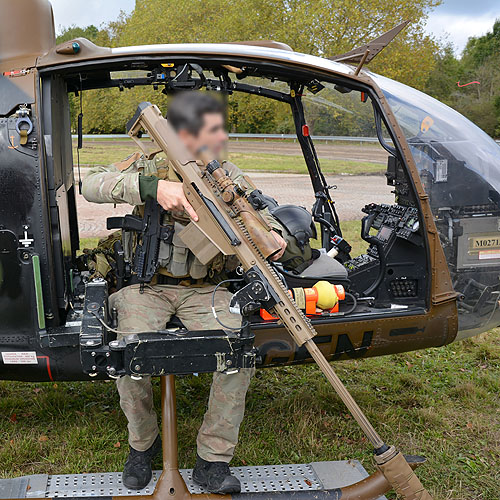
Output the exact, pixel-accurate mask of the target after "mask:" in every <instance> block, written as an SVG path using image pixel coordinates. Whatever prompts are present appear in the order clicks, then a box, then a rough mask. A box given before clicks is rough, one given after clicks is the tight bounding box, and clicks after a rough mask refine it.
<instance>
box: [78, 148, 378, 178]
mask: <svg viewBox="0 0 500 500" xmlns="http://www.w3.org/2000/svg"><path fill="white" fill-rule="evenodd" d="M367 147H370V146H367ZM134 151H137V147H136V146H135V145H134V144H133V143H132V141H117V142H110V141H106V140H102V141H101V140H99V141H93V142H88V143H87V144H86V145H85V147H84V148H83V149H82V150H81V151H80V165H81V166H82V167H84V168H85V167H90V166H93V165H109V164H111V163H114V162H117V161H120V160H122V159H123V158H126V157H127V156H128V155H130V154H132V153H133V152H134ZM229 159H230V160H231V161H232V162H234V163H236V164H237V165H238V166H239V167H240V168H242V169H243V170H245V171H247V172H251V171H261V172H276V171H278V172H291V173H296V174H305V173H307V168H306V165H305V163H304V159H303V157H302V156H288V155H274V154H260V153H259V154H254V153H231V154H230V155H229ZM73 162H74V164H75V165H76V149H73ZM321 167H322V170H323V172H324V173H330V174H381V173H383V172H384V166H383V165H381V164H379V163H371V162H362V161H348V160H321Z"/></svg>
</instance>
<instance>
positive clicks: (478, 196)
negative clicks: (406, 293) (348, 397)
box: [370, 74, 500, 338]
mask: <svg viewBox="0 0 500 500" xmlns="http://www.w3.org/2000/svg"><path fill="white" fill-rule="evenodd" d="M370 76H371V77H372V78H373V79H374V80H375V81H376V82H377V84H378V85H379V86H380V88H381V89H382V91H383V92H384V95H385V97H386V98H387V100H388V102H389V105H390V106H391V108H392V110H393V112H394V114H395V116H396V119H397V120H398V122H399V124H400V126H401V128H402V130H403V132H404V134H405V136H406V140H407V142H408V144H409V147H410V150H411V154H412V155H413V158H414V160H415V163H416V165H417V168H418V170H419V174H420V178H421V180H422V184H423V187H424V189H425V191H426V193H427V195H428V196H429V201H430V205H431V209H432V212H433V215H434V218H435V223H436V226H437V229H438V231H439V236H440V239H441V244H442V246H443V249H444V252H445V256H446V260H447V262H448V267H449V270H450V273H451V276H452V280H453V286H454V288H455V290H456V291H457V292H459V293H460V294H461V295H460V297H459V300H458V314H459V332H460V333H459V338H463V337H467V336H472V335H475V334H477V333H479V332H483V331H486V330H487V329H489V328H493V327H496V326H497V325H498V324H499V322H500V312H499V310H498V309H499V298H500V297H499V296H500V204H499V203H500V194H499V193H500V176H499V172H500V147H499V146H498V145H497V144H496V143H495V141H493V139H491V138H490V137H489V136H488V135H487V134H486V133H485V132H483V131H482V130H481V129H480V128H478V127H477V126H476V125H474V124H473V123H472V122H470V121H469V120H467V119H466V118H465V117H464V116H463V115H461V114H459V113H457V112H456V111H454V110H453V109H451V108H449V107H448V106H446V105H444V104H443V103H441V102H439V101H437V100H436V99H433V98H432V97H430V96H428V95H426V94H423V93H422V92H419V91H417V90H415V89H412V88H410V87H408V86H406V85H403V84H401V83H398V82H395V81H394V80H390V79H388V78H384V77H382V76H379V75H374V74H370Z"/></svg>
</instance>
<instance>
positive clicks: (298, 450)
mask: <svg viewBox="0 0 500 500" xmlns="http://www.w3.org/2000/svg"><path fill="white" fill-rule="evenodd" d="M499 334H500V331H499V330H494V331H492V332H489V333H487V334H483V335H481V336H479V337H476V338H474V339H472V340H467V341H464V342H461V343H460V344H456V345H451V346H448V347H444V348H440V349H432V350H426V351H420V352H414V353H408V354H400V355H394V356H389V357H383V358H375V359H367V360H357V361H346V362H339V363H336V364H335V368H336V370H337V371H338V373H339V375H340V377H341V378H342V380H344V382H345V383H346V384H347V386H348V388H349V390H350V391H351V392H352V394H353V395H354V397H355V398H356V400H357V401H358V403H359V404H360V405H361V407H362V408H363V409H364V410H365V411H366V413H367V415H368V417H369V418H370V419H371V420H372V421H373V422H374V423H375V425H376V427H377V429H378V430H379V432H380V433H381V434H382V435H383V436H384V437H385V438H386V439H387V440H388V441H389V442H391V443H394V444H396V445H398V446H400V447H401V449H403V450H404V451H405V452H406V453H421V454H424V455H426V456H427V458H428V464H426V465H424V466H423V467H422V468H421V469H420V472H419V476H420V477H421V478H422V480H423V482H424V484H425V485H426V486H427V487H428V488H429V490H430V491H431V492H432V494H433V497H434V498H435V499H436V500H444V499H457V500H472V499H482V500H486V499H487V500H495V499H498V498H499V496H498V491H499V490H498V488H499V484H500V470H499V467H498V465H499V463H500V414H499V403H500V401H499V397H498V394H499V391H500V382H499V377H498V370H499V369H500V335H499ZM209 385H210V377H209V376H208V375H203V376H200V377H194V376H187V377H182V378H179V379H178V396H177V399H178V412H179V417H178V421H179V447H180V464H181V466H182V467H188V466H192V464H193V463H194V460H195V448H194V443H195V439H196V432H197V429H198V427H199V425H200V423H201V419H202V416H203V413H204V410H205V405H206V401H207V397H208V391H209ZM154 386H155V398H156V404H157V407H158V405H159V383H158V381H155V383H154ZM0 436H1V437H0V476H2V477H13V476H19V475H24V474H35V473H38V474H43V473H77V472H98V471H110V470H121V467H122V465H123V462H124V460H125V458H126V455H127V430H126V421H125V418H124V417H123V415H122V413H121V411H120V408H119V405H118V397H117V394H116V390H115V387H114V383H112V382H90V381H89V382H58V383H52V384H49V383H19V382H5V381H4V382H0ZM348 458H356V459H359V460H361V461H362V463H363V464H364V465H365V467H366V468H367V469H368V470H372V466H371V452H370V446H369V444H368V443H367V441H366V439H365V438H364V436H363V435H362V433H361V431H360V430H359V428H358V426H357V425H356V424H355V422H354V421H353V419H352V418H351V417H350V416H349V415H348V414H347V413H346V410H345V408H344V407H343V405H342V403H341V402H340V401H339V400H338V399H337V397H336V396H335V395H334V393H333V391H332V390H331V388H330V387H329V385H328V383H327V382H326V381H325V380H324V378H323V377H322V376H321V375H320V373H319V372H318V370H317V369H316V367H314V366H300V367H285V368H279V369H272V370H260V371H259V372H258V373H257V376H256V377H255V379H254V380H253V382H252V386H251V389H250V392H249V396H248V404H247V414H246V418H245V420H244V423H243V425H242V430H241V439H240V444H239V446H238V448H237V451H236V456H235V459H234V461H233V464H234V465H241V464H248V465H256V464H266V463H290V462H299V463H300V462H309V461H315V460H332V459H348ZM156 466H157V467H158V466H159V464H158V463H157V464H156Z"/></svg>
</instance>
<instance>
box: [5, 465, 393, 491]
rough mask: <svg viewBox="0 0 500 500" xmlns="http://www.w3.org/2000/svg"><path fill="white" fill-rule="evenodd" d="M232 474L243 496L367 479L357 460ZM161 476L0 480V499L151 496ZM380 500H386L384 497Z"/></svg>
mask: <svg viewBox="0 0 500 500" xmlns="http://www.w3.org/2000/svg"><path fill="white" fill-rule="evenodd" d="M231 471H232V473H233V474H234V475H235V476H236V477H237V478H238V479H239V480H240V481H241V485H242V491H241V492H242V493H261V492H281V491H317V490H323V489H334V488H340V487H342V486H347V485H349V484H353V483H356V482H358V481H360V480H361V479H363V478H365V477H367V476H368V474H367V472H366V470H365V469H364V468H363V466H362V465H361V464H360V462H358V461H357V460H342V461H332V462H312V463H310V464H291V465H260V466H256V467H232V468H231ZM180 472H181V475H182V478H183V479H184V482H185V483H186V485H187V487H188V489H189V492H190V493H205V491H204V490H203V488H201V487H199V486H198V485H196V484H195V483H194V482H193V480H192V476H191V475H192V469H181V471H180ZM160 474H161V471H154V473H153V479H152V480H151V482H150V483H149V484H148V486H146V488H144V489H142V490H139V491H136V490H128V489H127V488H126V487H125V486H123V484H122V482H121V476H122V474H121V472H103V473H95V474H57V475H50V476H49V475H47V474H38V475H33V476H22V477H18V478H14V479H1V480H0V499H3V498H11V499H12V498H72V497H100V498H103V497H104V498H106V497H107V498H109V497H112V496H128V495H138V494H139V495H150V494H152V493H153V491H154V488H155V485H156V482H157V481H158V478H159V477H160ZM379 500H387V499H386V497H385V496H384V497H380V499H379Z"/></svg>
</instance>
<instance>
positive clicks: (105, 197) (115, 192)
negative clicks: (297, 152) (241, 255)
mask: <svg viewBox="0 0 500 500" xmlns="http://www.w3.org/2000/svg"><path fill="white" fill-rule="evenodd" d="M222 165H223V167H224V168H225V169H226V171H227V172H228V173H229V175H230V177H231V178H232V179H233V181H234V182H235V183H237V184H238V185H239V186H240V187H241V188H242V189H244V190H248V189H251V185H250V183H249V180H248V179H247V178H246V177H245V175H244V173H243V172H242V171H241V170H240V169H239V168H238V167H237V166H236V165H234V164H233V163H231V162H229V161H223V162H222ZM139 175H154V176H157V177H159V178H160V179H165V180H169V181H174V182H178V181H179V179H178V178H177V176H176V174H175V172H174V171H173V169H171V168H169V163H168V160H167V159H166V158H165V157H161V156H159V155H157V156H156V157H155V158H154V159H152V160H147V159H145V158H144V156H143V155H141V154H140V153H138V152H137V153H134V154H132V155H130V156H129V157H128V158H126V159H125V160H123V161H120V162H117V163H113V164H112V165H109V166H97V167H93V168H92V169H90V171H89V172H88V173H87V175H86V176H85V178H84V180H83V185H82V194H83V196H84V197H85V199H86V200H87V201H90V202H94V203H128V204H130V205H133V206H135V208H134V213H136V214H137V213H138V214H141V213H142V210H141V208H140V207H141V205H143V204H144V202H143V200H142V199H141V193H140V187H139ZM261 213H262V215H263V216H264V217H265V219H266V220H267V221H268V223H269V225H270V226H271V227H272V228H273V229H275V230H278V231H280V232H283V227H282V226H281V225H280V224H279V222H278V221H277V220H276V219H274V218H273V217H272V216H271V214H270V213H269V211H268V210H267V209H265V210H263V211H262V212H261ZM169 215H170V216H171V217H172V220H173V221H174V222H175V223H176V224H182V225H185V224H187V223H188V222H189V217H188V216H187V214H185V213H181V214H179V213H175V214H174V213H170V214H169ZM122 241H123V246H124V250H125V255H126V257H127V258H128V259H130V258H131V256H132V253H133V249H134V246H135V241H136V237H135V235H131V234H127V233H124V234H123V235H122ZM159 263H160V269H159V272H160V273H161V274H165V275H169V276H175V277H183V276H186V277H187V276H190V277H192V278H195V279H203V278H204V277H205V276H206V275H207V274H214V273H218V272H221V271H222V270H223V268H224V267H225V265H226V262H225V260H224V259H223V258H222V255H220V256H219V257H216V258H215V259H214V262H211V263H209V264H208V265H207V266H204V265H203V264H201V262H199V260H198V259H197V258H196V257H195V256H194V255H193V254H192V253H191V252H190V251H189V250H188V249H187V247H186V246H185V245H184V244H183V243H182V241H181V240H180V238H176V237H175V233H174V241H173V242H172V245H167V244H163V243H162V247H161V248H160V255H159ZM231 267H233V266H231Z"/></svg>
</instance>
